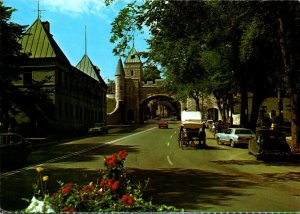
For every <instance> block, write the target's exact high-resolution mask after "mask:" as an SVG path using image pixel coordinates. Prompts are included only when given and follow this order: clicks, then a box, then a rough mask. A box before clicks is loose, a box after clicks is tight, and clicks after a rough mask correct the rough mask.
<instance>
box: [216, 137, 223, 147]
mask: <svg viewBox="0 0 300 214" xmlns="http://www.w3.org/2000/svg"><path fill="white" fill-rule="evenodd" d="M217 143H218V144H219V145H222V144H223V143H222V142H221V140H220V138H219V137H218V138H217Z"/></svg>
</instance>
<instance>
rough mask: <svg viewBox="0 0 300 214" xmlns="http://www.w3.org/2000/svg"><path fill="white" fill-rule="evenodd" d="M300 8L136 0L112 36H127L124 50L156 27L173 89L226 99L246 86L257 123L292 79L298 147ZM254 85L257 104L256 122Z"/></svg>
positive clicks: (154, 45) (152, 54)
mask: <svg viewBox="0 0 300 214" xmlns="http://www.w3.org/2000/svg"><path fill="white" fill-rule="evenodd" d="M109 2H112V1H108V3H109ZM299 15H300V13H299V2H264V1H256V2H235V1H221V2H219V1H208V2H206V1H158V0H157V1H156V0H154V1H145V2H143V3H141V4H140V5H137V4H136V2H133V3H132V4H129V6H128V7H127V8H125V9H123V10H122V11H121V12H120V14H119V16H118V17H117V18H116V20H115V22H114V23H113V25H112V26H113V31H112V33H113V34H112V41H113V42H116V41H118V40H119V41H120V43H119V44H121V46H117V47H116V49H115V53H116V54H120V53H121V52H122V51H124V49H125V48H126V47H127V44H128V41H130V39H132V33H130V32H132V31H135V30H141V29H143V27H144V26H147V27H149V30H150V33H151V36H152V37H151V38H150V39H149V40H148V43H149V53H148V56H149V58H151V59H152V60H153V61H155V62H158V63H159V64H160V65H161V66H162V68H163V74H164V76H165V77H166V82H167V87H168V88H169V89H170V90H171V91H172V92H175V93H177V95H178V96H179V97H183V98H184V97H186V96H192V95H193V94H196V95H197V94H199V93H198V92H202V93H203V92H208V93H213V94H214V95H215V96H216V98H217V99H218V102H219V104H220V106H221V104H222V102H223V104H224V100H225V101H226V102H225V103H227V104H228V103H233V99H232V97H233V96H232V95H233V94H234V93H236V92H239V94H240V95H241V124H242V125H243V126H248V127H250V128H252V129H255V125H256V121H257V117H258V112H259V107H260V105H261V103H262V101H263V100H264V99H265V97H266V96H267V95H270V94H272V93H274V92H275V90H277V94H279V95H278V97H279V100H280V97H281V95H280V90H282V88H284V86H285V85H286V86H287V89H288V92H289V95H290V98H291V106H292V110H291V114H292V118H291V120H292V138H293V147H295V148H296V147H297V148H298V147H299V127H300V124H299V121H300V119H299V114H300V113H299V112H300V111H299V96H298V94H299V84H297V82H299V63H298V62H299V51H297V50H299V44H300V42H299V38H300V36H299V32H300V31H299V23H300V22H299ZM282 80H284V81H282ZM233 83H235V84H237V85H238V87H236V86H235V85H234V84H233ZM232 86H234V87H232ZM270 89H271V90H270ZM273 89H275V90H273ZM272 90H273V91H272ZM249 91H251V92H253V103H252V110H251V117H250V121H249V122H248V92H249ZM195 100H196V99H195ZM227 100H230V101H229V102H227ZM221 101H222V102H221ZM281 105H282V104H280V102H279V108H282V107H280V106H281ZM223 106H224V105H223ZM227 107H228V106H227ZM223 111H224V112H223ZM222 112H223V115H225V113H226V109H225V108H224V110H222Z"/></svg>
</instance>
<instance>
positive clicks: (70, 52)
mask: <svg viewBox="0 0 300 214" xmlns="http://www.w3.org/2000/svg"><path fill="white" fill-rule="evenodd" d="M3 2H4V5H5V6H7V7H12V8H15V9H16V11H15V12H14V13H13V14H12V17H11V19H10V20H9V21H10V22H15V23H18V24H21V25H28V27H29V26H30V25H32V24H33V23H34V21H35V20H36V19H37V18H38V12H37V10H38V0H4V1H3ZM128 2H129V0H122V1H121V0H116V1H115V3H114V4H113V5H110V6H108V7H107V6H105V3H104V0H39V9H40V10H41V12H40V19H41V20H42V21H48V22H50V33H51V34H52V35H53V38H54V39H55V41H56V42H57V44H58V45H59V47H60V48H61V50H62V51H63V52H64V54H65V55H66V57H67V58H68V59H69V61H70V63H71V64H72V65H73V66H76V65H77V63H78V62H79V61H80V60H81V58H82V57H83V55H84V53H85V49H86V50H87V55H88V56H89V58H90V59H91V61H92V63H93V64H94V65H96V66H98V67H99V68H100V75H101V77H102V78H103V80H104V81H105V82H107V80H108V79H110V80H114V78H115V76H114V75H115V71H116V67H117V63H118V60H119V56H114V54H113V53H112V50H113V48H114V47H115V44H113V43H111V42H110V36H111V23H112V22H113V21H114V18H115V17H116V16H117V15H118V12H119V10H120V9H122V8H123V7H125V6H126V4H127V3H128ZM85 28H86V46H85ZM146 38H149V35H147V34H139V33H136V34H135V42H134V47H135V49H136V50H137V51H146V49H147V44H146V41H145V39H146ZM124 60H125V59H124V58H122V61H123V62H124Z"/></svg>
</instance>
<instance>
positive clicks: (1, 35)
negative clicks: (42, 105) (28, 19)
mask: <svg viewBox="0 0 300 214" xmlns="http://www.w3.org/2000/svg"><path fill="white" fill-rule="evenodd" d="M14 11H15V9H13V8H11V7H6V6H5V5H4V4H3V1H0V14H1V23H0V47H1V48H0V57H1V58H0V70H1V72H0V122H1V123H2V124H4V126H6V127H7V126H8V125H9V124H11V123H14V122H15V121H14V118H13V117H12V115H14V111H15V108H14V106H15V105H14V103H15V100H14V98H16V97H18V96H17V95H18V94H19V93H20V92H19V90H18V89H17V88H16V87H15V86H14V85H13V84H12V81H14V80H17V79H19V78H20V72H21V71H20V69H19V66H20V65H21V64H22V62H23V61H24V59H25V58H26V55H25V54H22V53H21V52H20V51H21V49H22V47H21V45H20V44H19V43H18V40H19V39H20V38H21V37H22V36H23V33H24V29H25V26H21V25H18V24H16V23H12V22H9V19H10V17H11V15H12V13H13V12H14Z"/></svg>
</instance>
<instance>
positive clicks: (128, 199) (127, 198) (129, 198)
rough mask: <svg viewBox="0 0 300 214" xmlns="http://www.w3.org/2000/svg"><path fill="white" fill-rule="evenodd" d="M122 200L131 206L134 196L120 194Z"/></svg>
mask: <svg viewBox="0 0 300 214" xmlns="http://www.w3.org/2000/svg"><path fill="white" fill-rule="evenodd" d="M122 202H123V203H124V204H125V205H127V206H131V205H133V203H134V198H133V197H132V196H130V195H128V194H126V195H123V196H122Z"/></svg>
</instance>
